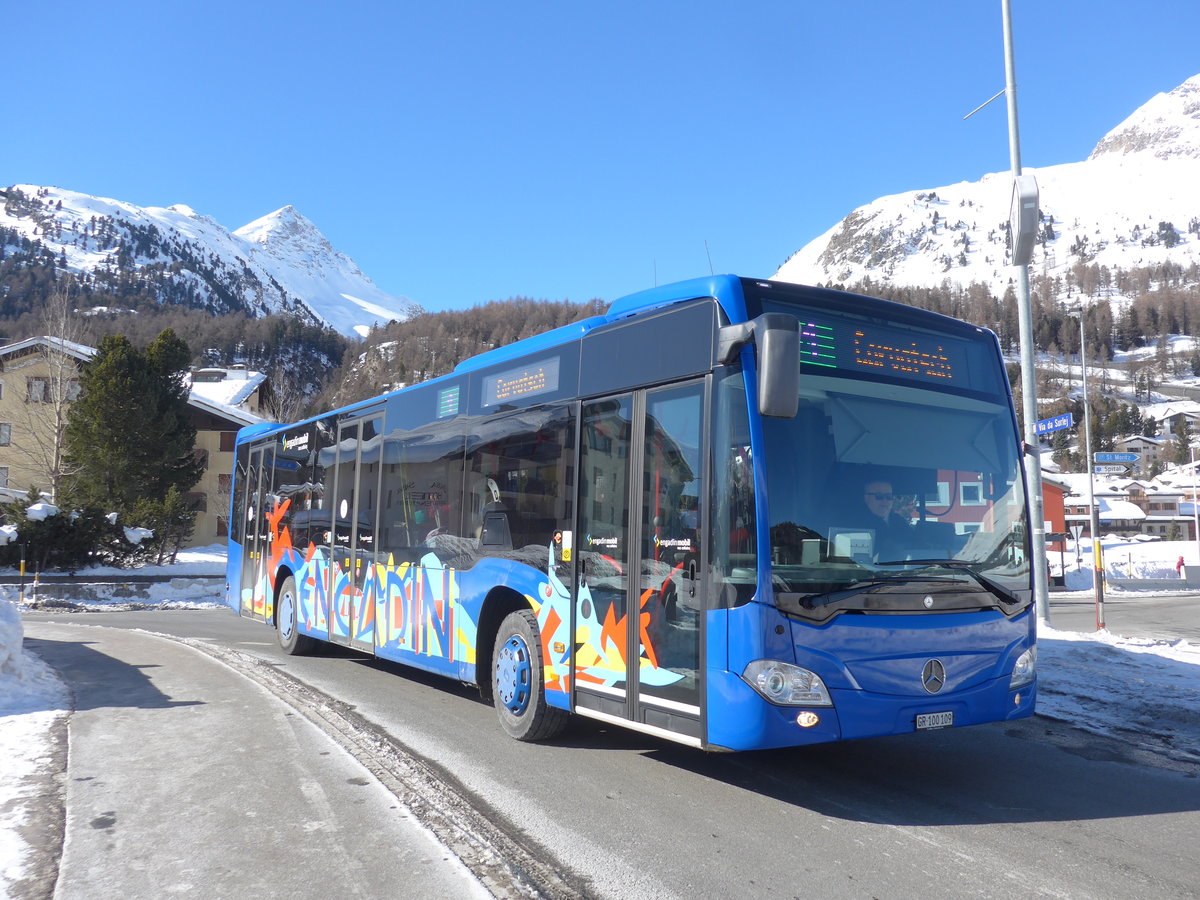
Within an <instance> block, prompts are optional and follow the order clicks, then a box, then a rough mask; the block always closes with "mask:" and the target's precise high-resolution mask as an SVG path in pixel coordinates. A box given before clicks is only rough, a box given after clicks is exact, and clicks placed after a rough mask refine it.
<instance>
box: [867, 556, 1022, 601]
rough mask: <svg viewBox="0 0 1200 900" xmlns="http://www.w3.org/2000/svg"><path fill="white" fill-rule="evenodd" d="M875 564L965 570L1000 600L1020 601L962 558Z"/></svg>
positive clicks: (893, 561)
mask: <svg viewBox="0 0 1200 900" xmlns="http://www.w3.org/2000/svg"><path fill="white" fill-rule="evenodd" d="M875 565H877V566H936V567H938V568H942V569H957V570H959V571H962V572H966V573H967V574H968V575H970V576H971V577H972V578H973V579H975V581H976V582H977V583H978V584H979V585H980V586H981V587H982V588H983V589H984V590H986V591H987V592H988V593H990V594H994V595H995V596H996V597H997V598H999V599H1000V601H1001V602H1003V603H1005V604H1007V605H1009V606H1012V605H1014V604H1018V603H1020V602H1021V601H1020V600H1019V599H1018V598H1017V595H1016V594H1014V593H1013V592H1012V591H1010V590H1009V589H1008V588H1006V587H1004V585H1002V584H1000V583H999V582H998V581H993V580H992V579H991V578H988V577H987V576H986V575H984V574H982V573H980V572H979V571H977V570H976V569H974V568H973V566H975V565H976V564H975V563H971V562H967V561H966V560H964V559H894V560H888V561H887V562H877V563H875Z"/></svg>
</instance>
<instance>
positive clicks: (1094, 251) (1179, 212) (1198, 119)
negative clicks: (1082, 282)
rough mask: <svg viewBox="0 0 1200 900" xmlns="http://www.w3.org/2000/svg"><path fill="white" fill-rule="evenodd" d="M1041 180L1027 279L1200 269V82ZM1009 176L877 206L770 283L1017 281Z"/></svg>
mask: <svg viewBox="0 0 1200 900" xmlns="http://www.w3.org/2000/svg"><path fill="white" fill-rule="evenodd" d="M1024 171H1025V172H1026V173H1032V174H1033V175H1035V176H1036V177H1037V181H1038V187H1039V190H1040V207H1041V215H1042V225H1041V233H1040V234H1039V239H1038V244H1037V248H1036V250H1035V252H1034V257H1033V262H1032V263H1031V266H1030V275H1031V276H1036V275H1048V276H1051V277H1055V276H1064V275H1066V274H1068V273H1069V272H1071V270H1073V269H1074V267H1075V266H1076V265H1077V264H1079V263H1085V264H1088V265H1092V264H1095V265H1098V266H1105V267H1108V268H1109V269H1110V270H1115V269H1123V270H1130V269H1136V268H1142V267H1151V266H1155V265H1158V264H1161V263H1163V262H1167V261H1170V262H1172V263H1175V264H1178V265H1180V266H1182V267H1184V268H1187V267H1188V266H1190V265H1191V264H1193V263H1197V262H1200V75H1196V76H1195V77H1193V78H1189V79H1188V80H1187V81H1185V82H1184V83H1183V84H1181V85H1180V86H1179V87H1177V88H1175V89H1174V90H1172V91H1170V92H1169V93H1166V94H1158V95H1157V96H1155V97H1154V98H1152V99H1151V100H1150V101H1148V102H1147V103H1146V104H1145V105H1143V106H1142V107H1140V108H1139V109H1138V110H1137V111H1135V112H1134V113H1133V115H1131V116H1130V117H1129V118H1128V119H1126V120H1125V121H1124V122H1122V123H1121V124H1119V125H1117V127H1116V128H1114V129H1113V130H1112V131H1110V132H1109V133H1108V134H1107V135H1105V136H1104V138H1103V139H1102V140H1101V141H1100V142H1099V143H1098V144H1097V145H1096V148H1095V149H1094V150H1093V151H1092V154H1091V155H1090V156H1089V157H1088V159H1087V160H1085V161H1083V162H1077V163H1067V164H1064V165H1058V166H1048V167H1046V168H1030V167H1026V168H1025V170H1024ZM1011 198H1012V176H1011V173H1009V172H1002V173H993V174H989V175H984V176H983V178H981V179H980V180H979V181H976V182H961V183H959V184H954V185H947V186H942V187H933V188H923V189H921V190H914V191H909V192H906V193H903V194H894V195H891V196H887V197H880V198H879V199H878V200H875V201H873V202H871V203H868V204H867V205H866V206H862V207H859V208H858V209H856V210H854V211H853V212H852V213H850V215H849V216H847V217H846V218H845V219H843V220H842V221H841V222H839V223H838V224H836V225H835V226H834V227H833V228H831V229H830V230H829V231H827V232H826V233H825V234H823V235H821V236H820V237H818V238H817V239H815V240H813V241H812V242H810V243H809V244H808V245H806V246H805V247H803V248H802V249H801V250H799V251H798V252H796V253H795V254H794V255H793V256H792V257H791V258H790V259H788V260H787V262H785V263H784V264H783V266H781V267H780V269H779V270H778V271H777V272H776V273H775V275H774V276H773V277H774V278H778V279H780V280H782V281H793V282H801V283H808V284H815V283H831V282H832V283H838V284H846V285H849V284H853V283H855V282H858V281H860V280H862V279H865V278H868V277H869V278H870V279H872V280H873V281H874V282H875V283H877V284H878V283H885V284H892V285H903V286H912V287H937V286H939V285H941V284H942V283H943V282H944V281H949V282H951V283H955V284H959V285H963V286H966V285H969V284H971V283H972V282H978V283H980V284H984V285H989V286H991V287H992V290H993V293H995V294H1001V293H1003V291H1004V287H1005V285H1006V284H1007V283H1008V281H1009V279H1010V278H1012V273H1013V269H1012V268H1011V267H1010V266H1009V264H1008V258H1007V252H1008V251H1007V249H1006V247H1007V244H1006V240H1007V232H1006V224H1007V222H1008V216H1009V205H1010V202H1011Z"/></svg>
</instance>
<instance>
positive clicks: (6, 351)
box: [0, 335, 96, 360]
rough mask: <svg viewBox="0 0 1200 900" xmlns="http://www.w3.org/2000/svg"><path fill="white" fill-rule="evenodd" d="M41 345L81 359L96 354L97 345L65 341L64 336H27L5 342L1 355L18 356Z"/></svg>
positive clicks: (86, 358) (0, 349)
mask: <svg viewBox="0 0 1200 900" xmlns="http://www.w3.org/2000/svg"><path fill="white" fill-rule="evenodd" d="M41 346H49V347H53V348H54V349H56V350H60V351H63V352H65V353H66V354H68V355H69V356H73V357H75V358H76V359H79V360H89V359H91V358H92V357H93V356H95V355H96V348H95V347H88V346H86V345H85V344H76V343H75V342H74V341H64V340H63V339H62V338H57V337H50V336H49V335H42V336H40V337H31V338H25V340H23V341H16V342H15V343H12V344H5V345H4V346H3V347H0V356H18V355H20V354H22V353H25V352H26V351H28V350H33V349H35V348H37V347H41Z"/></svg>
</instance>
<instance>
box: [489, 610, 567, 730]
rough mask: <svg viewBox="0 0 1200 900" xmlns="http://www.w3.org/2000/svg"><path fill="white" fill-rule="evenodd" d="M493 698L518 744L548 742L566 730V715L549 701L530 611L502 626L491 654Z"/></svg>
mask: <svg viewBox="0 0 1200 900" xmlns="http://www.w3.org/2000/svg"><path fill="white" fill-rule="evenodd" d="M492 698H493V701H494V702H495V704H496V713H497V715H498V716H499V717H500V724H501V725H502V726H503V727H504V730H505V731H506V732H508V734H509V735H510V736H512V737H514V738H516V739H517V740H518V741H544V740H548V739H550V738H552V737H554V736H555V735H557V734H558V733H559V732H561V731H562V730H563V728H565V727H566V724H567V712H566V711H565V710H561V709H557V708H555V707H553V706H550V705H549V704H548V703H547V702H546V680H545V674H544V669H543V662H542V642H541V640H540V639H539V637H538V627H537V619H536V618H534V615H533V613H532V612H530V611H529V610H527V609H522V610H518V611H517V612H513V613H509V614H508V615H507V616H506V617H505V619H504V621H503V622H501V623H500V632H499V633H498V634H497V635H496V646H495V650H494V652H493V655H492Z"/></svg>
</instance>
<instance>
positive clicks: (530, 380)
mask: <svg viewBox="0 0 1200 900" xmlns="http://www.w3.org/2000/svg"><path fill="white" fill-rule="evenodd" d="M557 390H558V357H557V356H552V357H550V358H549V359H545V360H541V361H539V362H536V363H530V364H529V365H526V366H522V367H521V368H519V369H509V370H508V371H507V372H501V373H500V374H499V375H489V376H488V377H487V378H485V379H483V405H484V406H496V405H498V404H501V403H512V402H513V401H515V400H519V399H521V398H522V397H532V396H535V395H537V394H545V393H548V392H550V391H557Z"/></svg>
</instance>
